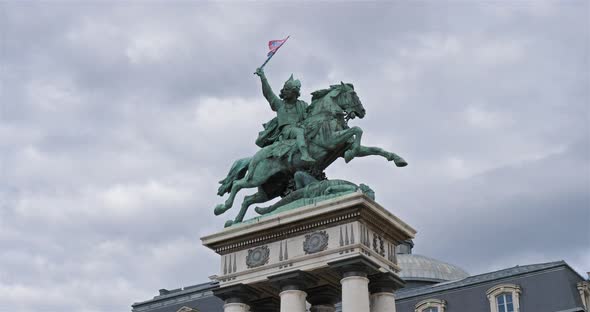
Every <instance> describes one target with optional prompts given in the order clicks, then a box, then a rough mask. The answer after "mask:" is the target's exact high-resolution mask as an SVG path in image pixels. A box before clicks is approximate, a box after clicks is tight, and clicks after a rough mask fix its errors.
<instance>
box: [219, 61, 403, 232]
mask: <svg viewBox="0 0 590 312" xmlns="http://www.w3.org/2000/svg"><path fill="white" fill-rule="evenodd" d="M256 73H257V74H258V75H259V76H260V78H261V81H262V85H263V87H262V88H263V95H264V97H265V98H266V99H267V101H268V102H269V103H270V105H271V108H272V109H273V110H275V111H276V112H277V117H276V118H275V119H273V120H271V121H270V122H268V123H267V124H265V125H264V130H263V131H262V132H261V133H260V135H259V137H258V140H257V142H256V143H257V145H259V146H260V147H262V148H261V149H260V150H259V151H258V152H256V154H254V155H253V156H252V157H246V158H242V159H239V160H236V161H235V162H234V164H233V165H232V167H231V169H230V171H229V173H228V175H227V176H226V177H225V178H224V179H223V180H221V181H220V182H219V183H220V184H221V186H220V187H219V189H218V195H220V196H223V195H224V194H225V193H229V197H228V199H227V200H226V201H225V203H223V204H220V205H217V206H216V207H215V210H214V212H215V214H216V215H220V214H222V213H224V212H226V211H227V210H229V209H230V208H231V207H232V206H233V203H234V199H235V196H236V194H237V193H238V192H239V191H240V190H242V189H244V188H257V189H258V191H257V192H256V193H255V194H253V195H249V196H246V197H245V198H244V201H243V202H242V205H241V209H240V211H239V212H238V214H237V216H236V218H235V219H234V220H231V221H228V222H226V226H229V225H232V224H233V223H239V222H242V220H243V218H244V216H245V214H246V211H247V210H248V207H249V206H250V205H252V204H256V203H263V202H266V201H269V200H271V199H273V198H276V197H279V196H280V197H285V196H288V194H290V193H291V192H294V191H296V187H295V179H294V177H295V173H296V172H306V173H307V174H309V175H311V176H313V177H314V178H315V179H317V180H323V179H325V174H324V170H325V169H326V168H327V167H328V166H329V165H330V164H332V163H333V162H334V161H335V160H336V159H338V158H340V157H342V158H344V159H345V161H346V162H350V161H351V160H352V159H354V158H356V157H364V156H370V155H378V156H382V157H384V158H385V159H387V160H388V161H393V162H394V163H395V165H396V166H398V167H404V166H406V165H407V163H406V162H405V160H404V159H403V158H401V157H399V156H398V155H396V154H395V153H392V152H389V151H386V150H383V149H381V148H379V147H367V146H363V145H362V144H361V138H362V134H363V130H362V129H361V128H359V127H357V126H353V127H350V126H349V125H348V122H349V121H350V120H352V119H355V118H356V117H358V118H363V117H364V116H365V113H366V112H365V108H364V107H363V105H362V104H361V101H360V99H359V97H358V95H357V94H356V91H355V90H354V87H353V85H352V84H350V83H343V82H341V83H340V84H336V85H331V86H330V87H329V88H326V89H321V90H317V91H315V92H313V93H312V94H311V95H312V98H311V104H310V105H307V104H306V103H305V102H303V101H301V100H299V99H298V97H299V89H300V83H299V82H298V81H296V80H294V79H292V78H290V79H289V80H288V81H287V82H286V83H285V86H284V87H283V90H281V97H280V98H279V97H276V95H274V93H272V90H271V88H270V85H269V84H268V81H267V80H266V77H265V75H264V73H263V72H262V70H257V72H256ZM263 212H264V211H263Z"/></svg>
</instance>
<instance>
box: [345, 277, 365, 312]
mask: <svg viewBox="0 0 590 312" xmlns="http://www.w3.org/2000/svg"><path fill="white" fill-rule="evenodd" d="M340 284H342V312H358V311H369V307H370V305H369V279H368V278H367V274H366V273H364V272H360V271H351V272H346V273H344V274H343V278H342V279H341V280H340Z"/></svg>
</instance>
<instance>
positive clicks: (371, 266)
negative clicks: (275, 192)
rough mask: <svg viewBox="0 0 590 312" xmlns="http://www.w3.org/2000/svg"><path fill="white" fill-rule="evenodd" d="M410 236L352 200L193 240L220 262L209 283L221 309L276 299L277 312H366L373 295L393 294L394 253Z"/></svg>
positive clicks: (386, 215) (368, 203)
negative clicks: (335, 310)
mask: <svg viewBox="0 0 590 312" xmlns="http://www.w3.org/2000/svg"><path fill="white" fill-rule="evenodd" d="M415 233H416V231H415V230H414V229H412V228H411V227H410V226H409V225H407V224H406V223H404V222H403V221H402V220H400V219H399V218H397V217H396V216H394V215H393V214H391V213H390V212H388V211H387V210H385V209H384V208H383V207H381V206H380V205H379V204H377V203H376V202H374V201H372V200H371V199H369V198H368V197H366V196H365V195H363V194H362V193H353V194H348V195H345V196H341V197H337V198H333V199H330V200H326V201H322V202H318V203H316V204H314V205H310V206H304V207H300V208H297V209H294V210H290V211H285V212H281V213H277V214H273V215H269V216H266V217H264V218H260V219H255V220H254V221H253V222H251V223H243V224H237V225H234V226H231V227H229V228H226V229H224V230H223V231H221V232H218V233H215V234H212V235H208V236H205V237H202V238H201V240H202V242H203V245H205V246H207V247H209V248H210V249H212V250H214V251H215V252H216V253H217V254H219V255H220V260H221V261H220V270H219V274H218V275H215V276H213V277H212V279H214V280H216V281H219V286H220V288H219V289H218V290H216V291H215V294H216V295H217V296H218V297H220V298H222V299H223V300H225V301H226V304H227V306H228V307H234V306H236V305H231V303H240V304H247V305H251V306H250V310H251V311H253V312H256V311H257V309H258V310H260V311H263V309H264V308H257V305H256V302H261V301H265V300H266V301H268V300H274V301H278V300H280V301H279V302H280V311H293V312H295V311H297V312H303V311H305V304H304V303H305V301H307V302H309V303H311V304H312V310H314V307H317V308H316V309H315V310H317V311H320V310H322V311H323V310H326V309H329V307H330V306H333V305H334V303H336V302H339V301H342V302H343V307H342V308H343V311H344V312H359V311H369V296H370V294H371V293H373V290H374V291H376V292H378V293H384V292H391V293H393V291H395V290H396V289H398V288H400V287H403V281H401V280H400V279H399V277H398V276H397V272H399V267H398V266H397V264H396V263H397V259H396V254H395V246H396V245H397V244H399V243H401V242H402V241H404V240H406V239H411V238H413V237H414V235H415ZM370 289H371V292H370V291H369V290H370ZM342 294H344V295H345V298H344V300H342ZM365 297H366V298H365ZM365 305H366V307H365ZM374 306H375V307H380V306H381V305H379V304H378V305H374ZM379 311H380V310H379ZM379 311H374V312H379Z"/></svg>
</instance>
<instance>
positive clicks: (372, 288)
mask: <svg viewBox="0 0 590 312" xmlns="http://www.w3.org/2000/svg"><path fill="white" fill-rule="evenodd" d="M405 284H406V282H404V281H403V280H402V279H401V278H400V277H399V276H397V275H395V274H393V273H389V272H388V273H377V274H373V275H370V276H369V292H370V293H371V294H375V293H380V292H390V293H393V292H395V291H396V290H398V289H400V288H403V287H404V286H405Z"/></svg>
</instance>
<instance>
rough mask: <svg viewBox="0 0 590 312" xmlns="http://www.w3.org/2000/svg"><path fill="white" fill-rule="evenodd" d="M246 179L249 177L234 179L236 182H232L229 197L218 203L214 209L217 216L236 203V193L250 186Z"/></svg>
mask: <svg viewBox="0 0 590 312" xmlns="http://www.w3.org/2000/svg"><path fill="white" fill-rule="evenodd" d="M246 180H247V177H246V178H243V179H241V180H237V181H234V183H233V184H232V187H231V191H230V194H229V197H228V198H227V200H226V201H225V203H223V204H219V205H217V206H216V207H215V210H213V213H215V215H216V216H218V215H220V214H222V213H224V212H226V211H228V210H229V209H230V208H231V207H232V206H233V205H234V200H235V198H236V194H238V192H239V191H240V190H241V189H243V188H247V187H249V186H247V184H248V183H247V182H246Z"/></svg>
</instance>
